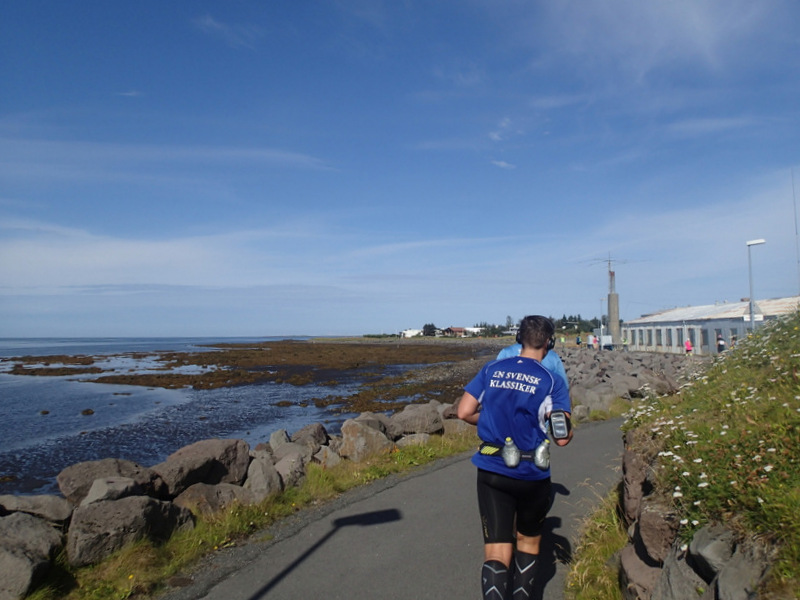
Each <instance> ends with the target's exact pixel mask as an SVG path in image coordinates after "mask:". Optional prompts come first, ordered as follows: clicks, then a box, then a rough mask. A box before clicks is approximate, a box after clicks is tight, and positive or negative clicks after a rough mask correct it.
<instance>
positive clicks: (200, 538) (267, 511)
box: [28, 433, 478, 600]
mask: <svg viewBox="0 0 800 600" xmlns="http://www.w3.org/2000/svg"><path fill="white" fill-rule="evenodd" d="M477 444H478V439H477V437H476V436H475V435H474V433H469V434H462V435H452V436H446V437H445V436H435V437H433V438H432V440H431V442H430V443H429V444H426V445H419V446H408V447H405V448H401V449H397V450H395V451H394V452H391V453H389V454H385V455H381V456H376V457H373V458H371V459H369V460H366V461H364V462H361V463H353V462H351V461H342V463H340V464H339V465H337V466H336V467H333V468H329V469H324V468H322V467H321V466H320V465H316V464H310V465H309V466H308V468H307V471H306V478H305V481H304V482H303V484H302V485H301V486H300V487H297V488H289V489H287V490H285V491H284V492H282V493H280V494H277V495H275V496H273V497H271V498H268V499H267V500H265V501H264V502H262V503H260V504H257V505H253V506H239V505H234V506H232V507H231V508H229V509H228V510H225V511H223V512H222V513H220V514H218V515H215V516H214V517H211V518H206V517H198V519H197V525H196V527H195V528H194V529H193V530H191V531H186V532H181V533H178V534H176V535H174V536H173V537H172V538H171V539H170V540H168V541H167V542H166V543H164V544H162V545H154V544H152V543H149V542H139V543H137V544H134V545H131V546H129V547H127V548H125V549H123V550H121V551H120V552H118V553H117V554H115V555H114V556H112V557H110V558H109V559H107V560H105V561H103V562H102V563H100V564H98V565H93V566H90V567H84V568H80V569H71V568H70V567H69V566H68V564H67V561H66V557H65V556H64V555H62V556H60V557H59V558H58V560H57V563H56V567H55V568H54V569H53V570H52V571H51V574H50V577H49V579H48V581H47V583H46V584H45V585H43V586H41V587H40V588H39V589H37V590H36V591H35V592H33V593H32V594H31V595H29V596H28V598H29V600H55V599H65V600H112V599H114V600H116V599H124V598H129V597H133V596H136V597H148V596H151V595H152V594H155V593H157V592H158V591H159V590H160V589H163V587H164V585H165V584H166V583H168V582H169V581H170V580H171V579H172V578H178V580H177V581H175V580H173V583H180V577H181V575H180V574H181V573H183V572H186V571H187V570H188V569H190V568H191V566H192V565H193V564H195V563H196V562H197V561H198V560H199V559H201V558H202V557H204V556H206V555H208V554H211V553H213V552H217V551H219V550H221V549H223V548H229V547H231V546H235V545H237V544H240V543H243V542H244V541H245V540H247V539H255V540H259V539H260V540H266V539H269V533H268V528H269V527H270V526H271V525H273V524H275V523H276V522H277V521H279V520H280V519H283V518H285V517H287V516H289V515H291V514H293V513H295V512H297V511H299V510H302V509H304V508H310V507H313V506H315V505H318V504H321V503H324V502H326V501H329V500H332V499H333V498H335V497H337V496H339V495H340V494H342V493H344V492H346V491H347V490H349V489H352V488H354V487H357V486H360V485H364V484H367V483H370V482H372V481H375V480H378V479H381V478H384V477H387V476H390V475H393V474H400V475H402V474H403V473H408V472H411V471H413V470H414V469H417V468H419V467H421V466H423V465H426V464H428V463H431V462H433V461H435V460H438V459H440V458H446V457H448V456H452V455H455V454H460V453H462V452H466V451H467V450H470V449H474V448H475V447H476V446H477Z"/></svg>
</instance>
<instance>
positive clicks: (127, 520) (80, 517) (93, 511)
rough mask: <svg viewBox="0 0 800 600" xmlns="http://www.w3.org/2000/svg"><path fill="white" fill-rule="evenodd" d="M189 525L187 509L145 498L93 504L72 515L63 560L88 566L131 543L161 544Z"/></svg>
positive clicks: (73, 564)
mask: <svg viewBox="0 0 800 600" xmlns="http://www.w3.org/2000/svg"><path fill="white" fill-rule="evenodd" d="M193 525H194V519H193V517H192V513H191V512H189V511H188V510H187V509H185V508H182V507H180V506H178V505H176V504H174V503H172V502H164V501H161V500H156V499H155V498H150V497H149V496H128V497H125V498H121V499H119V500H101V501H98V502H93V503H91V504H87V505H86V506H79V507H78V508H76V509H75V512H74V513H73V514H72V522H71V523H70V526H69V531H68V532H67V557H68V560H69V563H70V564H71V565H72V566H76V567H80V566H84V565H89V564H92V563H95V562H97V561H99V560H101V559H103V558H105V557H107V556H109V555H110V554H112V553H113V552H115V551H116V550H119V549H120V548H122V547H123V546H125V545H127V544H130V543H132V542H135V541H138V540H140V539H143V538H147V539H150V540H152V541H154V542H163V541H164V540H166V539H168V538H169V537H170V536H171V535H172V532H173V531H175V530H176V529H182V528H184V527H192V526H193Z"/></svg>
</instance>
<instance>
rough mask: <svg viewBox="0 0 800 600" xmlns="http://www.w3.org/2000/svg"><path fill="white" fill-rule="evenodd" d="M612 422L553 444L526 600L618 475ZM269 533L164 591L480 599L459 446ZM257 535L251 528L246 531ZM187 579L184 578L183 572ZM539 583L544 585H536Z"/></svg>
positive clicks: (556, 573) (478, 558) (232, 598)
mask: <svg viewBox="0 0 800 600" xmlns="http://www.w3.org/2000/svg"><path fill="white" fill-rule="evenodd" d="M619 425H620V421H618V420H615V421H609V422H604V423H592V424H585V425H582V426H581V427H580V428H579V429H578V430H577V431H576V432H575V438H574V439H573V441H572V443H571V444H570V445H569V446H566V447H564V448H554V449H553V452H552V463H553V483H554V488H555V491H556V496H555V499H554V503H553V507H552V509H551V510H550V513H549V516H548V518H547V521H546V525H545V534H544V539H543V544H542V554H541V559H540V567H539V577H538V581H539V584H540V589H538V590H537V594H536V595H535V596H534V597H535V598H539V599H540V600H556V599H560V598H562V597H563V594H562V590H563V586H564V576H565V572H566V566H565V565H564V561H565V560H568V559H569V557H570V555H571V552H572V549H573V546H574V543H575V541H576V539H577V533H578V529H579V526H580V521H581V520H582V518H583V517H585V516H586V514H587V513H588V512H589V511H590V510H591V508H592V507H593V506H594V505H596V503H597V501H598V499H599V498H600V497H602V496H604V495H605V494H606V493H607V492H608V490H610V489H611V487H612V486H613V485H615V484H616V482H618V481H619V480H620V478H621V475H620V472H619V466H620V464H621V460H620V457H621V453H622V436H621V432H620V430H619ZM271 533H272V534H273V535H274V536H275V537H274V538H273V539H271V540H269V541H258V540H256V539H254V540H253V541H251V542H250V543H248V544H247V545H245V546H242V547H238V548H232V549H229V550H226V551H223V552H219V553H217V554H216V555H214V556H213V557H211V558H209V559H208V560H206V561H204V562H203V564H202V565H201V566H200V567H199V568H198V569H197V570H196V571H195V572H194V573H192V574H191V576H190V578H191V580H192V582H191V583H190V584H189V585H186V586H185V587H183V588H179V589H175V590H172V591H171V592H169V593H168V594H167V595H166V596H164V600H195V599H199V598H206V599H208V600H257V599H260V598H267V599H270V600H273V599H274V600H317V599H326V600H339V599H341V600H365V599H367V598H369V599H374V598H381V599H384V600H403V599H414V600H426V599H431V600H433V599H436V600H450V599H461V598H467V599H475V600H478V599H479V598H480V595H481V594H480V584H479V574H480V567H481V564H482V563H483V544H482V538H481V533H480V527H479V522H478V509H477V499H476V492H475V467H473V466H472V464H471V463H470V462H469V456H468V455H462V456H458V457H455V458H452V459H447V460H443V461H439V462H438V463H436V464H435V465H432V466H429V467H427V468H425V469H423V470H421V471H419V472H417V473H415V474H413V475H410V476H408V475H407V476H404V477H391V478H389V479H387V480H382V481H379V482H376V483H374V484H372V485H369V486H365V487H363V488H359V489H358V490H354V491H352V492H349V493H347V494H345V495H344V496H342V497H341V498H339V499H337V500H336V501H334V502H332V503H330V504H326V505H325V506H324V507H322V508H320V509H316V510H310V511H303V512H302V513H298V515H296V516H295V517H293V518H292V519H290V520H288V521H287V522H285V523H281V524H280V525H279V526H278V527H276V528H275V529H274V530H273V531H272V532H271ZM255 537H258V536H255ZM185 583H188V580H187V581H185ZM542 588H543V589H542Z"/></svg>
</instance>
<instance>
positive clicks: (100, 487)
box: [81, 477, 144, 506]
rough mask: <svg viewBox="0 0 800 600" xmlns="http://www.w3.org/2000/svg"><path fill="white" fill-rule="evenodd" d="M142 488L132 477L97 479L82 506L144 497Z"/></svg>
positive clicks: (82, 501)
mask: <svg viewBox="0 0 800 600" xmlns="http://www.w3.org/2000/svg"><path fill="white" fill-rule="evenodd" d="M142 495H144V494H143V493H142V487H141V486H140V485H139V484H138V483H136V481H134V480H133V479H131V478H130V477H101V478H100V479H95V480H94V483H92V487H91V488H89V493H88V494H86V497H85V498H84V499H83V500H81V506H86V505H87V504H91V503H92V502H100V501H102V500H119V499H120V498H126V497H127V496H142Z"/></svg>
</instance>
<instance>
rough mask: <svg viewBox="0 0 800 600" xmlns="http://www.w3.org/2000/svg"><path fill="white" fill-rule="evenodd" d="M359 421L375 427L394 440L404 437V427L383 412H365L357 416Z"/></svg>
mask: <svg viewBox="0 0 800 600" xmlns="http://www.w3.org/2000/svg"><path fill="white" fill-rule="evenodd" d="M355 420H356V421H358V422H359V423H364V424H365V425H368V426H369V427H372V428H373V429H377V430H378V431H380V432H381V433H383V434H384V435H386V437H387V438H389V439H390V440H392V441H394V440H397V439H400V438H401V437H403V429H402V427H400V425H399V424H398V423H397V422H396V421H394V420H393V419H392V418H391V417H388V416H386V415H384V414H383V413H373V412H363V413H361V414H360V415H358V416H357V417H356V418H355Z"/></svg>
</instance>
